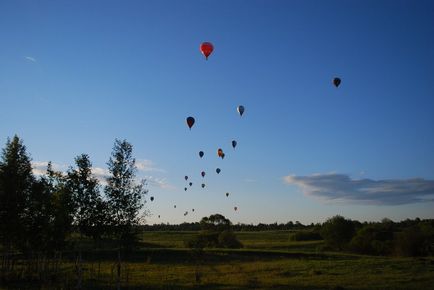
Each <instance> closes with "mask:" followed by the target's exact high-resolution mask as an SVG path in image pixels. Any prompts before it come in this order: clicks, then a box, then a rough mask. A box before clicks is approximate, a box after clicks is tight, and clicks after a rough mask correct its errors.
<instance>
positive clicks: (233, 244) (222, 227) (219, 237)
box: [186, 214, 243, 248]
mask: <svg viewBox="0 0 434 290" xmlns="http://www.w3.org/2000/svg"><path fill="white" fill-rule="evenodd" d="M200 225H201V232H200V233H199V234H198V235H197V236H196V237H194V238H193V239H190V240H188V241H186V246H188V247H190V248H205V247H207V248H242V247H243V245H242V243H241V242H240V241H239V240H238V239H237V237H236V236H235V234H234V233H233V231H232V229H231V221H230V220H229V219H227V218H225V217H224V216H223V215H221V214H213V215H210V216H209V217H203V218H202V219H201V221H200Z"/></svg>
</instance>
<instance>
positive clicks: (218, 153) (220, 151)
mask: <svg viewBox="0 0 434 290" xmlns="http://www.w3.org/2000/svg"><path fill="white" fill-rule="evenodd" d="M223 154H224V153H223V150H222V149H221V148H219V149H218V150H217V155H218V156H219V157H222V156H223Z"/></svg>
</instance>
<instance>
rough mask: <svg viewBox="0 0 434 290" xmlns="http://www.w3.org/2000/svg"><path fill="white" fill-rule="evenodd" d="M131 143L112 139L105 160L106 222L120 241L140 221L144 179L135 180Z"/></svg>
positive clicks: (126, 238)
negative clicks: (107, 211)
mask: <svg viewBox="0 0 434 290" xmlns="http://www.w3.org/2000/svg"><path fill="white" fill-rule="evenodd" d="M132 152H133V146H132V145H131V144H130V143H128V142H127V141H126V140H123V141H120V140H118V139H116V141H115V144H114V147H113V151H112V156H111V157H110V160H109V161H108V163H107V165H108V170H109V172H110V177H108V178H107V186H106V187H105V194H106V196H107V199H108V206H109V212H110V225H111V227H112V229H113V231H114V234H115V236H116V237H117V238H118V239H119V240H120V241H123V242H130V241H131V239H133V238H134V226H136V225H138V224H139V222H140V216H139V211H140V210H141V209H142V208H143V206H144V195H145V194H147V193H148V190H146V189H145V181H144V180H142V181H141V182H140V183H137V182H136V180H135V174H136V171H137V168H136V166H135V159H134V158H133V155H132Z"/></svg>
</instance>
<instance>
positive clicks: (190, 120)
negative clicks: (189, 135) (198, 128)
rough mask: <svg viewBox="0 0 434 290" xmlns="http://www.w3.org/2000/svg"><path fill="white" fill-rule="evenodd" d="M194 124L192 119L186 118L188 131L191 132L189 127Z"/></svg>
mask: <svg viewBox="0 0 434 290" xmlns="http://www.w3.org/2000/svg"><path fill="white" fill-rule="evenodd" d="M194 122H195V120H194V118H193V117H188V118H187V126H188V128H190V130H191V127H193V125H194Z"/></svg>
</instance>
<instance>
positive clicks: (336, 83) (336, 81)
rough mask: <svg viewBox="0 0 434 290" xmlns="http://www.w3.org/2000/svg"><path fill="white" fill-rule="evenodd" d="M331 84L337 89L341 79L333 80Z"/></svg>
mask: <svg viewBox="0 0 434 290" xmlns="http://www.w3.org/2000/svg"><path fill="white" fill-rule="evenodd" d="M333 84H334V85H335V87H339V85H340V84H341V79H340V78H337V77H336V78H334V79H333Z"/></svg>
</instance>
